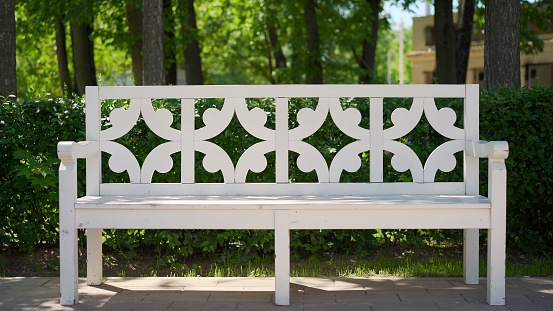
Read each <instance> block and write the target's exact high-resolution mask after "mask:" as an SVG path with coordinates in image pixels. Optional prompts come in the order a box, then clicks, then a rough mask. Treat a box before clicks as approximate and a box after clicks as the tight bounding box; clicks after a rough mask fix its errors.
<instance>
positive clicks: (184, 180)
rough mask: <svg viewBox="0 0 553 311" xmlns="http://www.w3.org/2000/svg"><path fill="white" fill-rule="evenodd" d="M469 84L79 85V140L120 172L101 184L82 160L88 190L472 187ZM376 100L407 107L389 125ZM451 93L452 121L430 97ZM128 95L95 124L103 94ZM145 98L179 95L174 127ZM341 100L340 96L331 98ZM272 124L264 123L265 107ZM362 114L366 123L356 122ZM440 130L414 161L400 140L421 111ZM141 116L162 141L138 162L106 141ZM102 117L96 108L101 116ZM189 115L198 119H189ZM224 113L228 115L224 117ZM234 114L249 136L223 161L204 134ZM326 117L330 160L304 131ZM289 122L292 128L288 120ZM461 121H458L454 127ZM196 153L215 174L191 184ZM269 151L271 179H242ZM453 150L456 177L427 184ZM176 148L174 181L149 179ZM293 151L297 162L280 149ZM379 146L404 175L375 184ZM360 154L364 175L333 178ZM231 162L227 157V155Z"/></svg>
mask: <svg viewBox="0 0 553 311" xmlns="http://www.w3.org/2000/svg"><path fill="white" fill-rule="evenodd" d="M478 92H479V88H478V85H248V86H245V85H242V86H141V87H124V86H121V87H110V86H106V87H87V88H86V135H87V140H88V141H99V142H100V143H99V148H100V150H99V151H101V152H103V153H107V154H110V155H111V157H110V159H109V167H110V168H111V169H112V170H113V171H115V172H125V171H126V172H127V173H128V175H129V179H130V183H124V184H121V183H102V172H101V166H102V165H101V160H100V159H99V158H94V159H87V194H88V195H99V194H103V195H117V194H137V195H146V194H150V195H189V194H190V195H193V194H207V195H222V194H252V195H263V194H266V195H275V194H278V195H294V194H304V195H310V194H312V195H322V194H344V195H360V194H383V193H387V194H415V193H439V194H478V174H479V173H478V162H479V161H478V159H477V158H475V157H473V156H471V155H469V154H467V153H466V152H465V148H466V145H467V143H466V142H467V141H471V140H478V139H479V130H478V129H479V108H478V104H479V96H478V95H479V94H478ZM206 98H215V99H224V104H223V105H222V108H221V109H213V108H211V109H207V110H205V112H204V113H203V115H197V113H198V111H197V110H196V107H195V105H196V101H197V100H198V99H206ZM256 98H260V99H266V98H270V99H271V100H273V101H274V110H273V111H271V112H267V111H263V110H261V109H259V108H255V109H250V108H249V107H248V105H247V99H248V100H249V99H256ZM296 98H300V99H301V98H315V101H316V102H317V105H316V108H315V109H311V108H303V109H301V110H299V111H298V112H297V114H295V115H294V114H292V113H289V108H290V107H289V99H296ZM349 98H361V99H366V102H367V103H368V105H367V106H366V107H370V108H369V109H368V110H369V111H368V112H366V111H361V112H360V111H359V110H358V109H356V106H355V105H353V107H350V108H347V109H344V108H343V101H344V99H349ZM386 98H412V104H411V107H407V108H408V109H405V108H397V109H395V110H394V112H393V113H392V114H391V118H390V119H391V122H392V126H391V127H388V128H386V127H385V125H384V124H385V121H386V120H384V119H385V117H384V115H385V113H384V108H385V103H386ZM439 98H444V99H451V98H454V99H459V101H460V102H462V103H463V104H462V106H463V108H462V110H463V111H461V113H462V114H463V116H462V117H461V118H460V119H459V120H460V122H458V118H457V115H456V113H455V112H454V110H453V109H450V108H448V107H443V108H441V109H439V108H437V106H436V103H435V99H439ZM119 99H126V100H129V104H128V107H126V108H125V109H123V108H118V109H114V110H113V111H112V112H111V114H110V115H109V123H110V125H111V126H110V127H108V128H105V129H102V125H101V118H102V113H101V110H102V108H101V105H102V103H105V102H107V101H108V100H119ZM152 99H178V100H179V101H180V103H181V104H180V109H181V110H180V114H181V120H180V129H179V128H178V127H175V126H174V125H173V127H172V124H174V120H173V117H174V116H173V115H172V113H171V112H170V111H169V110H167V109H158V110H155V109H154V108H153V107H152ZM341 101H342V103H341ZM268 114H271V115H274V124H273V125H271V126H267V124H266V123H267V122H266V121H267V115H268ZM362 114H364V115H365V116H367V118H368V119H369V120H368V125H367V126H360V125H359V123H360V121H361V118H362ZM423 115H424V117H425V118H426V120H428V124H430V126H431V127H433V128H434V130H435V131H436V132H438V133H439V134H440V135H442V136H443V137H444V141H445V143H443V144H441V145H440V146H438V147H437V148H436V149H435V150H434V151H433V152H432V153H431V154H430V156H428V158H427V159H422V160H421V159H419V157H418V156H417V155H416V154H415V152H414V151H413V150H412V149H411V148H410V146H412V145H414V144H417V143H421V142H416V141H409V140H408V139H405V138H404V137H405V136H406V135H407V134H408V133H409V132H411V131H412V130H413V128H414V127H415V126H416V125H417V124H418V123H419V122H420V120H421V119H423ZM140 116H142V118H143V119H144V121H145V122H146V124H147V125H148V127H149V128H150V130H151V131H152V132H154V133H155V134H156V135H157V136H159V137H161V138H162V139H163V140H165V142H164V143H162V144H160V145H158V146H157V147H156V148H154V149H153V150H152V151H151V152H150V153H149V154H148V156H147V157H146V158H145V160H144V161H143V163H142V164H139V161H138V160H137V159H136V157H135V156H134V155H133V153H132V152H130V151H129V149H128V148H126V147H125V146H123V145H122V144H120V143H118V142H116V141H115V140H117V139H118V138H120V137H122V136H123V135H125V134H126V133H128V132H129V131H130V130H131V129H132V128H133V127H134V126H135V124H136V122H137V120H139V117H140ZM104 117H105V116H104ZM198 118H202V120H203V124H204V126H202V127H198V128H195V127H197V126H196V125H195V124H196V123H197V120H198ZM233 119H234V121H232V120H233ZM231 121H232V122H236V121H238V122H240V125H241V126H242V127H243V129H244V130H245V131H247V132H248V133H249V135H251V136H254V137H255V138H256V139H257V140H258V142H257V143H254V144H253V145H252V146H251V147H249V148H248V149H247V150H245V151H244V152H243V153H242V154H241V156H240V157H239V159H237V160H236V159H234V160H233V159H231V158H230V157H229V156H228V154H227V150H223V149H222V148H221V147H220V146H219V145H217V144H216V143H214V142H213V141H212V140H213V138H214V137H216V136H217V135H219V134H221V133H222V132H223V131H224V130H225V129H226V128H227V126H228V125H229V124H230V122H231ZM325 122H332V123H333V124H334V125H335V126H336V127H337V128H338V129H339V130H340V131H341V132H342V133H343V135H347V136H349V137H351V143H348V144H347V145H345V146H343V147H342V148H340V149H339V150H336V152H335V155H334V156H333V158H332V159H331V161H328V163H327V160H325V158H324V157H323V155H322V154H321V152H320V151H319V150H318V149H317V146H313V145H312V144H309V143H308V142H306V140H307V139H308V137H310V136H311V135H312V134H313V133H315V132H316V131H317V130H319V129H320V128H321V126H322V125H323V124H324V123H325ZM292 123H293V124H297V126H295V127H292V128H291V126H290V125H289V124H292ZM460 124H461V125H462V128H460V126H459V125H460ZM197 152H199V153H203V154H205V158H204V160H203V166H204V168H205V170H207V171H209V172H216V171H219V170H220V171H221V172H222V175H223V178H224V182H223V183H218V184H205V183H198V182H196V180H195V175H196V174H195V169H196V164H195V163H196V157H197V155H196V154H197ZM272 152H274V155H275V156H274V157H273V158H274V168H275V170H276V171H275V172H274V174H275V180H274V181H273V182H271V183H246V176H247V174H248V172H249V171H254V172H260V171H263V169H264V168H265V167H266V165H267V158H266V156H265V155H266V154H268V153H272ZM458 152H461V153H463V164H462V165H463V180H462V181H457V182H435V175H436V173H437V172H438V170H441V171H450V170H452V169H453V168H454V167H455V165H456V163H457V161H456V159H455V157H454V154H456V153H458ZM179 153H180V166H181V167H180V171H181V180H180V183H152V176H153V174H154V172H155V171H157V172H162V173H164V172H168V171H170V170H171V169H172V166H173V161H172V158H171V155H173V156H174V155H175V154H179ZM291 153H297V154H299V156H298V157H297V164H294V163H290V161H289V159H290V154H291ZM385 153H388V154H393V157H392V160H391V164H392V166H393V168H394V169H396V170H398V171H406V170H409V171H410V173H411V176H412V181H411V182H395V183H388V182H384V181H385V178H384V173H383V172H384V165H385V164H384V161H385V156H384V155H385ZM361 157H364V158H365V159H368V161H369V162H370V166H369V171H370V172H369V173H368V174H367V176H366V177H367V178H366V179H367V180H364V182H361V183H344V182H342V183H339V182H340V177H341V175H342V173H343V172H344V171H348V172H355V171H357V170H358V169H359V167H360V165H361V162H362V161H361ZM233 161H234V162H233ZM291 165H297V167H298V168H299V169H300V170H301V171H304V172H309V171H313V170H314V171H315V172H316V175H317V179H318V182H313V183H293V182H290V176H289V169H290V166H291Z"/></svg>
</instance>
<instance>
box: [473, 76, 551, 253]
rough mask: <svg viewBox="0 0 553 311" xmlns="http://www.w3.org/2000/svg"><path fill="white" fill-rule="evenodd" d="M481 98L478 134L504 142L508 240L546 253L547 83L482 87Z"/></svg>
mask: <svg viewBox="0 0 553 311" xmlns="http://www.w3.org/2000/svg"><path fill="white" fill-rule="evenodd" d="M481 103H482V104H481V108H480V111H481V137H482V138H483V139H486V140H507V141H508V142H509V158H508V159H507V160H506V165H507V174H508V175H507V238H508V244H509V245H511V246H515V247H517V248H519V249H521V250H522V251H524V252H526V253H538V254H540V253H548V254H551V253H552V252H553V138H552V137H553V105H552V103H553V87H534V88H532V89H526V88H522V89H520V90H514V89H510V88H502V89H499V90H497V91H494V92H487V91H482V92H481ZM481 179H484V180H485V177H484V176H483V177H482V178H481ZM482 191H485V189H482Z"/></svg>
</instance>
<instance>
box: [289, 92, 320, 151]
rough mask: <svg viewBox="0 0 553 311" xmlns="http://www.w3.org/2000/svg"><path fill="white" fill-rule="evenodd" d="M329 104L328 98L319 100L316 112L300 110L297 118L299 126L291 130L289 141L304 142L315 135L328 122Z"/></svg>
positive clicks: (305, 109) (309, 109) (308, 109)
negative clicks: (303, 140)
mask: <svg viewBox="0 0 553 311" xmlns="http://www.w3.org/2000/svg"><path fill="white" fill-rule="evenodd" d="M329 103H330V102H329V100H328V99H327V98H319V101H318V103H317V107H316V108H315V110H313V109H311V108H302V109H300V110H299V111H298V115H297V116H296V119H297V121H298V124H299V125H298V126H297V127H296V128H293V129H291V130H290V134H289V139H290V140H291V141H292V140H302V139H304V138H306V137H309V136H311V135H312V134H313V133H315V132H316V131H317V130H318V129H319V128H320V127H321V125H323V123H324V121H325V120H326V116H327V115H328V109H329V106H328V105H329Z"/></svg>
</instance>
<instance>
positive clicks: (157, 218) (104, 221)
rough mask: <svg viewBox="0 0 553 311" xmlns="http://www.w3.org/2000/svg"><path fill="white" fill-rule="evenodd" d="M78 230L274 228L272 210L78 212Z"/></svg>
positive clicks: (103, 209)
mask: <svg viewBox="0 0 553 311" xmlns="http://www.w3.org/2000/svg"><path fill="white" fill-rule="evenodd" d="M76 212H77V218H76V223H77V225H76V226H77V228H81V229H84V228H89V227H90V228H97V227H103V228H105V229H134V228H141V229H214V230H215V229H274V210H255V209H252V210H232V209H227V210H214V209H208V210H186V209H112V208H96V209H78V210H76Z"/></svg>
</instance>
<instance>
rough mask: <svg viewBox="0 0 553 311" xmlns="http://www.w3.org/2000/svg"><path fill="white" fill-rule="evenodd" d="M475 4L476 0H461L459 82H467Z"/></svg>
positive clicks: (458, 46)
mask: <svg viewBox="0 0 553 311" xmlns="http://www.w3.org/2000/svg"><path fill="white" fill-rule="evenodd" d="M475 6H476V1H475V0H461V1H460V2H459V15H458V20H457V27H456V28H457V31H456V44H457V49H456V50H457V52H456V61H457V64H456V67H457V83H458V84H464V83H466V82H467V68H468V65H469V55H470V43H471V41H472V32H473V28H474V9H475Z"/></svg>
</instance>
